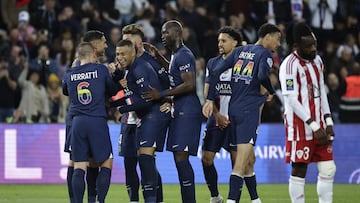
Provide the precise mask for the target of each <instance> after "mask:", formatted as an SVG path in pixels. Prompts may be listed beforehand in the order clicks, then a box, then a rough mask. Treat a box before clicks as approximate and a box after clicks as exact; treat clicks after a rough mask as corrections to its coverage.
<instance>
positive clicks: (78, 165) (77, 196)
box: [72, 162, 88, 203]
mask: <svg viewBox="0 0 360 203" xmlns="http://www.w3.org/2000/svg"><path fill="white" fill-rule="evenodd" d="M87 164H88V163H87V162H75V163H74V174H73V177H72V189H73V194H74V200H75V201H74V202H75V203H81V202H83V198H84V192H85V181H84V176H85V171H86V166H87Z"/></svg>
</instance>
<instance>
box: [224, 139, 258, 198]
mask: <svg viewBox="0 0 360 203" xmlns="http://www.w3.org/2000/svg"><path fill="white" fill-rule="evenodd" d="M252 150H253V145H252V144H250V143H247V144H238V145H237V153H236V159H235V164H234V168H233V170H232V172H231V176H230V183H229V187H230V188H229V195H228V200H227V202H228V203H233V202H238V201H239V200H240V196H241V190H242V187H243V184H244V175H245V173H246V168H247V167H248V165H249V159H248V157H249V156H250V154H251V151H252Z"/></svg>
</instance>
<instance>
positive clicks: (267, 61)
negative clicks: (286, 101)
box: [258, 52, 275, 95]
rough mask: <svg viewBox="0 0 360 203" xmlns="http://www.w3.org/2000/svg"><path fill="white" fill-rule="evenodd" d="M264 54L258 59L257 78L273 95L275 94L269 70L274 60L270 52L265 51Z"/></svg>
mask: <svg viewBox="0 0 360 203" xmlns="http://www.w3.org/2000/svg"><path fill="white" fill-rule="evenodd" d="M264 54H265V55H264V56H263V57H261V60H260V61H259V72H258V78H259V80H260V83H261V85H262V86H263V87H265V89H266V90H267V91H268V93H269V94H271V95H273V94H275V90H274V88H273V86H272V85H271V81H270V78H269V71H270V69H271V68H272V66H273V63H274V62H273V59H272V56H271V53H270V52H265V53H264Z"/></svg>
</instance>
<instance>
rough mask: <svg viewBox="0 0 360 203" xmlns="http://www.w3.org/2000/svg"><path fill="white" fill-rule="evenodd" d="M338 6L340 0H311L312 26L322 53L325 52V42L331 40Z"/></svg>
mask: <svg viewBox="0 0 360 203" xmlns="http://www.w3.org/2000/svg"><path fill="white" fill-rule="evenodd" d="M337 5H338V0H309V9H310V15H311V26H312V28H313V31H314V33H315V35H316V38H317V41H318V47H319V50H320V51H322V50H324V45H325V42H326V41H328V40H330V39H331V38H330V37H331V36H332V31H333V30H334V22H333V18H334V15H335V14H336V11H337Z"/></svg>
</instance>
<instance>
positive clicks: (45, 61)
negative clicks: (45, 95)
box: [29, 43, 58, 87]
mask: <svg viewBox="0 0 360 203" xmlns="http://www.w3.org/2000/svg"><path fill="white" fill-rule="evenodd" d="M29 65H30V69H31V70H36V71H38V73H39V74H40V79H39V80H40V83H41V85H43V86H44V87H45V86H46V84H47V80H48V77H49V75H50V73H56V72H57V71H58V68H57V66H56V62H55V60H54V59H52V58H50V49H49V47H48V45H47V44H46V43H42V44H40V45H39V48H38V55H37V56H36V58H34V59H32V60H30V64H29Z"/></svg>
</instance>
